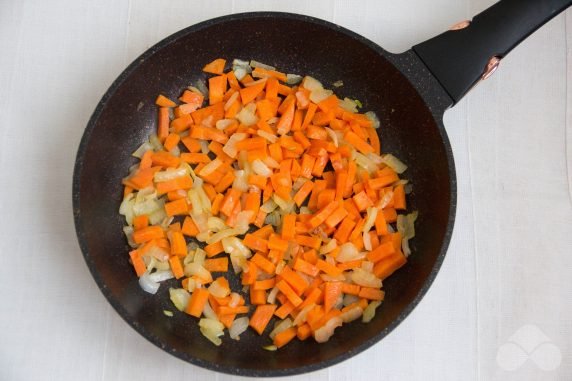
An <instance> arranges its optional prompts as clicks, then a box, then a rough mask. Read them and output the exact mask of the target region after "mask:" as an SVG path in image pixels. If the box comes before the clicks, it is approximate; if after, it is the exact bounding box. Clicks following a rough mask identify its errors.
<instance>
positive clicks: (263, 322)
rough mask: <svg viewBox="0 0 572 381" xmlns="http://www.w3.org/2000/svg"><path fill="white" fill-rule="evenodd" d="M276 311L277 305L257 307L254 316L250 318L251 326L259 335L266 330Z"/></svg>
mask: <svg viewBox="0 0 572 381" xmlns="http://www.w3.org/2000/svg"><path fill="white" fill-rule="evenodd" d="M274 311H276V305H275V304H264V305H259V306H258V307H256V310H255V311H254V314H252V316H251V317H250V321H249V323H248V324H249V325H250V326H251V327H252V329H254V330H255V331H256V332H257V333H258V334H259V335H262V333H263V332H264V329H265V328H266V326H267V325H268V323H269V322H270V319H272V316H273V315H274Z"/></svg>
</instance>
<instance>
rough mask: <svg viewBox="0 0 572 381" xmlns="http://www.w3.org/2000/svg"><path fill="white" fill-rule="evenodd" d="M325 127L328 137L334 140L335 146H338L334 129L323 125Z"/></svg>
mask: <svg viewBox="0 0 572 381" xmlns="http://www.w3.org/2000/svg"><path fill="white" fill-rule="evenodd" d="M325 129H326V132H327V133H328V136H329V137H330V139H332V142H334V145H335V146H336V147H339V145H340V143H339V141H338V135H337V134H336V133H335V131H334V130H332V129H331V128H329V127H325Z"/></svg>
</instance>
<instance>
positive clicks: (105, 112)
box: [73, 0, 572, 376]
mask: <svg viewBox="0 0 572 381" xmlns="http://www.w3.org/2000/svg"><path fill="white" fill-rule="evenodd" d="M571 3H572V0H544V1H542V0H502V1H500V2H499V3H497V4H495V5H493V6H492V7H491V8H489V9H487V10H486V11H484V12H483V13H481V14H479V15H478V16H476V17H475V18H473V20H472V22H464V23H460V24H457V25H456V26H455V27H454V28H453V30H449V31H447V32H445V33H443V34H441V35H439V36H437V37H435V38H432V39H430V40H428V41H426V42H423V43H421V44H419V45H416V46H414V47H413V48H412V49H411V50H408V51H406V52H405V53H402V54H391V53H388V52H386V51H385V50H383V49H382V48H380V47H379V46H377V45H376V44H374V43H373V42H371V41H369V40H367V39H365V38H363V37H361V36H359V35H357V34H355V33H353V32H351V31H349V30H346V29H344V28H342V27H339V26H337V25H334V24H331V23H329V22H325V21H322V20H318V19H315V18H311V17H307V16H301V15H295V14H287V13H272V12H261V13H258V12H256V13H244V14H236V15H230V16H225V17H220V18H216V19H213V20H209V21H206V22H203V23H200V24H197V25H194V26H191V27H189V28H186V29H184V30H181V31H180V32H178V33H175V34H174V35H172V36H170V37H168V38H166V39H164V40H163V41H161V42H159V43H158V44H157V45H155V46H153V47H152V48H150V49H149V50H148V51H146V52H145V53H144V54H143V55H141V56H140V57H139V58H138V59H137V60H135V61H134V62H133V63H132V64H131V65H130V66H129V67H128V68H127V69H126V70H125V71H124V72H123V73H122V74H121V75H120V76H119V78H118V79H117V80H116V81H115V82H114V83H113V84H112V86H111V87H110V89H109V90H108V91H107V92H106V94H105V95H104V96H103V98H102V99H101V101H100V102H99V104H98V105H97V108H96V109H95V112H94V113H93V116H92V117H91V119H90V121H89V123H88V125H87V128H86V130H85V133H84V135H83V138H82V140H81V144H80V146H79V151H78V154H77V159H76V165H75V170H74V178H73V210H74V217H75V225H76V231H77V237H78V240H79V244H80V247H81V250H82V252H83V255H84V257H85V260H86V262H87V265H88V267H89V269H90V271H91V273H92V275H93V277H94V279H95V281H96V282H97V284H98V286H99V287H100V289H101V291H102V292H103V294H104V295H105V297H106V298H107V299H108V300H109V302H110V303H111V305H112V306H113V307H114V308H115V310H117V312H118V313H119V314H120V315H121V316H122V317H123V319H125V321H127V323H129V324H130V325H131V326H132V327H133V328H134V329H135V330H136V331H138V332H139V333H140V334H141V335H143V336H144V337H145V338H147V339H148V340H149V341H151V342H152V343H154V344H155V345H157V346H158V347H160V348H162V349H164V350H165V351H167V352H169V353H171V354H172V355H174V356H177V357H179V358H181V359H183V360H185V361H188V362H190V363H193V364H196V365H199V366H202V367H205V368H209V369H213V370H216V371H220V372H225V373H231V374H239V375H249V376H279V375H287V374H297V373H303V372H308V371H313V370H317V369H320V368H323V367H327V366H330V365H332V364H335V363H337V362H339V361H342V360H344V359H347V358H349V357H351V356H353V355H355V354H357V353H359V352H361V351H363V350H365V349H366V348H368V347H370V346H371V345H373V344H375V343H376V342H378V341H379V340H381V339H382V338H383V337H385V336H386V335H387V334H388V333H389V332H391V331H392V330H393V329H394V328H395V327H396V326H397V325H398V324H399V323H400V322H401V321H402V320H403V319H405V317H406V316H407V315H408V314H409V313H410V312H411V311H412V309H413V308H414V307H415V306H416V305H417V304H418V303H419V301H420V300H421V298H422V297H423V296H424V295H425V293H426V291H427V289H428V288H429V287H430V285H431V283H432V282H433V280H434V279H435V276H436V275H437V272H438V270H439V268H440V266H441V263H442V262H443V259H444V256H445V253H446V250H447V246H448V244H449V240H450V237H451V233H452V229H453V223H454V219H455V206H456V177H455V167H454V163H453V155H452V152H451V147H450V145H449V140H448V138H447V135H446V133H445V130H444V128H443V122H442V120H443V114H444V112H445V110H446V109H447V108H449V107H451V106H452V105H454V104H455V103H456V102H458V101H459V100H460V99H461V98H462V97H463V95H465V94H466V93H467V91H469V90H470V88H471V87H472V86H474V85H475V84H476V83H477V82H478V81H480V80H481V79H482V78H484V77H487V76H488V75H490V73H491V72H492V71H494V69H495V68H496V66H498V62H499V60H500V59H502V57H504V56H505V55H506V54H507V53H508V52H509V51H510V50H511V49H512V48H513V47H514V46H516V45H517V44H518V43H519V42H520V41H522V40H523V39H524V38H526V37H527V36H528V35H529V34H531V33H532V32H534V31H535V30H536V29H538V28H539V27H540V26H542V25H543V24H544V23H545V22H547V21H548V20H550V19H551V18H552V17H554V16H555V15H557V14H558V13H560V12H561V11H563V10H564V9H566V8H567V7H568V6H569V5H570V4H571ZM218 57H225V58H228V59H232V58H242V59H256V60H258V61H261V62H264V63H268V64H271V65H273V66H276V67H278V68H280V70H282V71H285V72H288V73H298V74H301V75H311V76H313V77H315V78H317V79H319V80H320V81H321V82H322V83H324V84H325V86H326V87H331V84H332V83H333V82H335V81H338V80H343V83H344V85H343V87H341V88H339V89H337V90H336V93H338V94H339V95H340V96H341V97H345V96H349V97H353V98H358V99H359V100H360V101H361V102H362V103H363V105H364V107H363V109H364V110H373V111H375V112H376V113H377V115H378V116H379V117H380V119H381V126H382V127H381V129H380V130H379V134H380V138H381V141H382V145H383V150H384V151H385V152H391V153H393V154H395V155H396V156H397V157H399V158H401V159H402V160H403V161H404V162H405V163H407V164H408V166H409V169H408V171H407V172H406V178H407V179H409V180H410V181H411V182H412V184H413V193H412V194H411V195H410V198H409V205H410V206H411V209H412V210H418V211H419V218H418V221H417V223H416V226H417V228H416V237H415V239H414V240H413V241H412V242H411V246H412V251H413V255H411V256H410V259H409V261H408V263H407V265H406V266H404V267H403V268H402V269H400V270H399V271H398V272H397V273H396V274H394V275H393V276H391V277H390V278H389V279H387V280H386V281H385V282H384V288H385V291H386V299H385V301H384V303H383V304H382V306H381V307H380V308H379V309H378V312H377V314H376V317H375V319H374V320H373V321H372V322H371V323H369V324H362V323H360V322H354V323H352V324H347V325H344V327H342V328H341V329H338V330H336V334H335V335H334V336H333V337H332V338H331V339H330V341H329V342H328V343H326V344H317V343H315V342H313V341H312V340H307V341H305V342H299V341H295V342H292V343H290V344H289V345H287V346H286V347H284V348H282V349H281V350H279V351H277V352H269V351H266V350H264V349H262V346H263V345H267V344H268V343H269V341H268V338H265V337H264V336H262V337H260V336H258V335H256V334H255V333H253V332H252V331H250V330H249V331H247V332H245V333H244V334H243V335H242V336H241V339H240V341H234V340H230V339H228V337H227V338H226V339H225V340H223V344H222V345H221V346H220V347H216V346H214V345H211V344H210V343H209V342H208V341H207V340H206V339H205V338H204V337H203V336H202V335H201V334H200V332H199V330H198V326H197V324H196V323H195V322H194V321H193V320H192V319H191V318H189V317H188V316H183V315H184V314H175V315H174V317H172V318H167V317H166V316H165V315H164V314H163V310H165V309H167V310H172V309H173V308H172V304H171V302H170V301H169V298H168V289H169V286H170V285H169V282H166V283H167V284H163V285H162V286H161V288H160V289H159V292H158V294H157V295H155V296H153V295H150V294H147V293H145V292H143V291H142V290H141V289H140V287H139V285H138V282H137V279H136V277H135V276H134V273H133V270H132V268H131V265H130V264H129V262H128V260H127V251H128V247H127V245H126V241H125V238H124V236H123V234H122V226H123V221H122V218H121V217H120V216H119V214H118V208H119V204H120V202H121V198H122V187H121V179H122V178H123V177H124V176H125V175H126V174H127V173H128V168H129V167H130V166H131V165H132V164H133V163H134V159H133V158H132V157H131V156H130V155H131V152H133V151H134V150H135V149H136V148H137V147H138V146H139V145H140V144H141V143H142V142H143V141H145V140H146V138H147V136H148V135H149V133H150V132H151V131H153V130H154V129H155V124H156V109H155V105H154V103H153V101H154V99H155V97H156V95H157V94H158V93H163V94H165V95H167V96H170V97H172V98H174V97H177V96H178V95H179V94H180V92H181V89H183V88H185V87H186V86H188V85H189V84H190V83H192V82H194V81H196V80H198V79H201V78H202V79H204V78H205V75H204V73H202V72H201V68H202V66H203V65H204V64H205V63H207V62H210V61H211V60H213V59H214V58H218ZM231 281H234V282H236V279H233V280H231ZM173 284H174V283H173ZM235 286H237V284H235Z"/></svg>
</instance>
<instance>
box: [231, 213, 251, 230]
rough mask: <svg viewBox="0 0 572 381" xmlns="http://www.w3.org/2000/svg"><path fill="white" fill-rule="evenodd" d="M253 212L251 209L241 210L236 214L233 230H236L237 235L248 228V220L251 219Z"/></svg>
mask: <svg viewBox="0 0 572 381" xmlns="http://www.w3.org/2000/svg"><path fill="white" fill-rule="evenodd" d="M253 214H254V212H253V211H252V210H241V211H240V212H238V214H237V215H236V222H235V224H234V230H236V231H237V232H238V235H242V234H246V233H247V232H248V229H249V228H250V220H252V219H253Z"/></svg>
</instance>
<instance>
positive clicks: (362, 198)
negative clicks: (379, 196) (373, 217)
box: [352, 191, 373, 212]
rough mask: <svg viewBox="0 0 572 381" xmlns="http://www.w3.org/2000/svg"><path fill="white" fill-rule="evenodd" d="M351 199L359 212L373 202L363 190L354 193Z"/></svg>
mask: <svg viewBox="0 0 572 381" xmlns="http://www.w3.org/2000/svg"><path fill="white" fill-rule="evenodd" d="M352 199H353V200H354V203H355V205H356V207H357V208H358V210H359V211H360V212H363V211H365V210H366V209H367V208H369V207H370V206H373V202H372V201H371V199H370V198H369V197H368V196H367V194H366V193H365V192H364V191H361V192H359V193H358V194H356V195H354V196H353V197H352Z"/></svg>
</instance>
